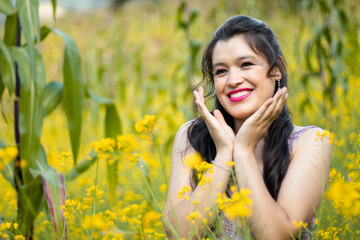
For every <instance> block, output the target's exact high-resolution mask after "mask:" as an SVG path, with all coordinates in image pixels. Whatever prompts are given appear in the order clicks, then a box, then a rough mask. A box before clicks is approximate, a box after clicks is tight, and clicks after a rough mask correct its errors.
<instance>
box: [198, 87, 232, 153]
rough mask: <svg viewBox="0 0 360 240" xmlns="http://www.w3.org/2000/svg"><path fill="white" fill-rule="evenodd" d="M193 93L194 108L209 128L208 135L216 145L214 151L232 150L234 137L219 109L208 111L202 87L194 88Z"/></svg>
mask: <svg viewBox="0 0 360 240" xmlns="http://www.w3.org/2000/svg"><path fill="white" fill-rule="evenodd" d="M193 94H194V97H195V103H196V108H197V110H198V112H199V113H200V115H201V117H202V118H203V119H204V121H205V123H206V125H207V127H208V129H209V132H210V135H211V137H212V139H213V141H214V143H215V146H216V151H217V152H220V151H222V150H225V151H228V150H229V151H231V152H232V151H233V149H234V139H235V134H234V131H233V130H232V128H231V127H230V126H229V125H227V123H226V121H225V119H224V117H223V115H222V114H221V112H220V111H219V110H217V109H216V110H214V115H212V114H211V113H210V112H209V110H208V109H207V107H206V105H205V99H204V88H203V87H199V91H196V90H195V91H194V92H193Z"/></svg>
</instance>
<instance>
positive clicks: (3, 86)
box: [0, 66, 5, 111]
mask: <svg viewBox="0 0 360 240" xmlns="http://www.w3.org/2000/svg"><path fill="white" fill-rule="evenodd" d="M1 71H2V70H1V66H0V72H1ZM4 90H5V85H4V84H3V82H2V77H1V74H0V102H1V98H2V95H3V93H4ZM1 111H3V109H1Z"/></svg>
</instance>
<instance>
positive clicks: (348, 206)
mask: <svg viewBox="0 0 360 240" xmlns="http://www.w3.org/2000/svg"><path fill="white" fill-rule="evenodd" d="M325 197H326V198H327V199H329V200H331V201H332V205H333V207H334V208H335V209H336V210H337V211H338V212H340V213H341V214H342V215H344V216H358V215H360V184H359V183H357V182H346V181H345V180H344V179H342V178H340V179H337V180H336V181H334V182H333V183H332V184H331V185H330V186H329V188H328V190H327V192H326V194H325Z"/></svg>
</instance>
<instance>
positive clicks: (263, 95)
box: [212, 35, 281, 122]
mask: <svg viewBox="0 0 360 240" xmlns="http://www.w3.org/2000/svg"><path fill="white" fill-rule="evenodd" d="M212 63H213V71H214V72H213V73H214V83H215V90H216V95H217V97H218V99H219V101H220V103H221V105H222V106H223V107H224V108H225V110H226V111H227V112H228V113H229V114H230V115H231V116H233V117H234V118H235V119H238V120H240V121H241V122H243V121H245V120H246V119H247V118H248V117H250V116H251V115H252V114H253V113H254V112H255V111H256V110H257V109H259V108H260V106H261V105H262V104H263V103H264V102H265V101H266V100H267V99H269V98H271V97H272V96H273V94H274V86H275V77H272V78H268V77H267V72H268V70H269V64H268V63H267V61H266V60H265V59H264V58H263V57H262V56H260V55H258V54H257V53H255V52H254V51H253V50H252V49H251V48H250V46H249V45H248V43H247V42H246V40H245V38H244V37H243V36H242V35H236V36H234V37H232V38H230V39H229V40H227V41H224V40H221V41H219V42H218V43H217V44H216V45H215V48H214V51H213V55H212ZM274 74H277V76H279V77H280V76H281V75H280V71H279V70H278V69H277V71H276V72H274Z"/></svg>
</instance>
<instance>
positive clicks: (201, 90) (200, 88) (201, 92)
mask: <svg viewBox="0 0 360 240" xmlns="http://www.w3.org/2000/svg"><path fill="white" fill-rule="evenodd" d="M199 93H200V97H201V100H202V101H203V102H205V98H204V88H203V87H201V86H200V87H199Z"/></svg>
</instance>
